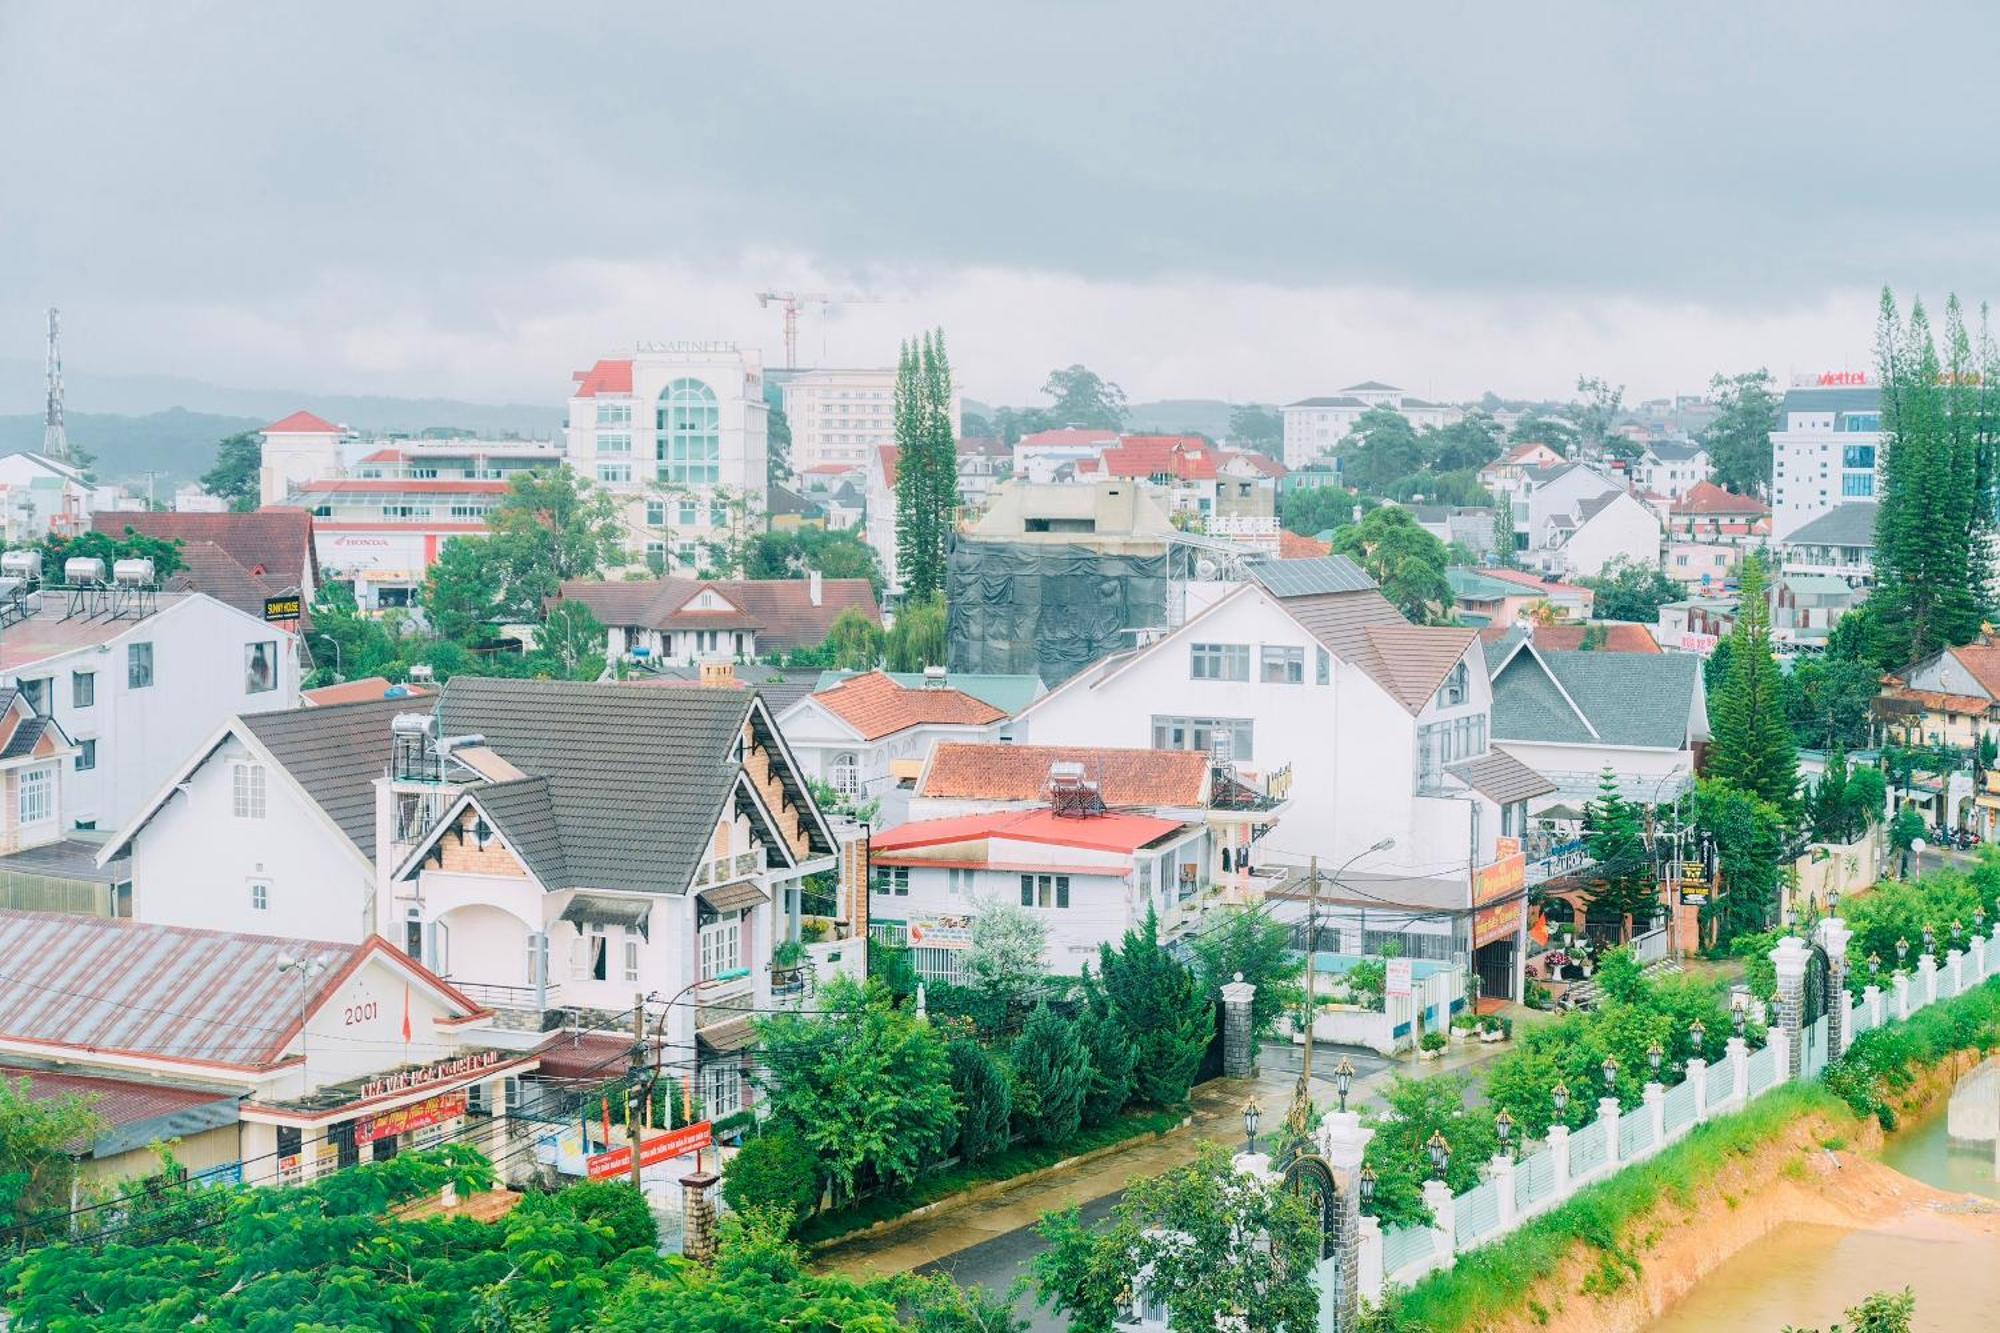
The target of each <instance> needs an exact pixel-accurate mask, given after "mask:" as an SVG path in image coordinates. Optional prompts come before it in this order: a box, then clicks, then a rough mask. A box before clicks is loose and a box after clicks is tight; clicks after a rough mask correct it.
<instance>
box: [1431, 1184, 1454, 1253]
mask: <svg viewBox="0 0 2000 1333" xmlns="http://www.w3.org/2000/svg"><path fill="white" fill-rule="evenodd" d="M1424 1207H1426V1208H1428V1209H1430V1210H1431V1219H1432V1220H1431V1240H1432V1242H1433V1249H1434V1250H1435V1251H1436V1253H1437V1263H1436V1264H1435V1265H1433V1267H1434V1269H1435V1270H1436V1271H1439V1272H1443V1271H1444V1270H1446V1269H1449V1268H1450V1267H1451V1266H1452V1265H1453V1264H1455V1263H1457V1262H1458V1201H1457V1200H1456V1199H1454V1198H1452V1194H1451V1186H1449V1185H1447V1184H1445V1183H1444V1182H1443V1181H1442V1180H1426V1181H1425V1182H1424Z"/></svg>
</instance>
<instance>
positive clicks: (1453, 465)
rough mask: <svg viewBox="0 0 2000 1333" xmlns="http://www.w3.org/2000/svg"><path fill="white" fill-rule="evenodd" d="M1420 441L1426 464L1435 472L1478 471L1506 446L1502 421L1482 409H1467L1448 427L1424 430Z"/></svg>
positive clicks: (1428, 468)
mask: <svg viewBox="0 0 2000 1333" xmlns="http://www.w3.org/2000/svg"><path fill="white" fill-rule="evenodd" d="M1419 442H1420V443H1421V445H1422V447H1423V455H1424V467H1425V468H1426V469H1427V470H1429V471H1432V472H1477V471H1478V470H1479V469H1480V468H1483V467H1485V466H1486V465H1487V464H1488V463H1490V462H1492V461H1493V460H1494V459H1496V458H1498V457H1500V454H1501V452H1502V450H1503V449H1504V448H1505V447H1506V446H1505V443H1504V441H1503V440H1502V438H1501V430H1500V423H1499V422H1497V421H1495V420H1494V419H1493V417H1492V415H1491V414H1490V413H1487V412H1480V411H1473V412H1468V413H1466V414H1465V415H1464V416H1463V417H1461V418H1460V419H1459V420H1457V421H1454V422H1453V423H1452V424H1451V425H1449V426H1434V427H1431V428H1429V429H1427V430H1425V431H1424V433H1423V435H1422V436H1421V437H1420V441H1419ZM1475 484H1477V483H1475Z"/></svg>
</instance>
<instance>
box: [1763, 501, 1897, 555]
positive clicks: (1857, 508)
mask: <svg viewBox="0 0 2000 1333" xmlns="http://www.w3.org/2000/svg"><path fill="white" fill-rule="evenodd" d="M1785 545H1787V546H1798V545H1804V546H1868V547H1872V546H1874V545H1875V502H1874V501H1873V500H1854V501H1851V502H1849V503H1847V504H1844V505H1835V506H1834V507H1833V508H1832V509H1829V510H1827V511H1826V512H1825V513H1824V514H1821V515H1820V516H1819V517H1818V518H1815V519H1813V520H1812V521H1811V522H1808V523H1802V524H1800V525H1799V526H1798V527H1797V528H1795V529H1794V530H1793V531H1792V535H1791V536H1789V537H1787V538H1785Z"/></svg>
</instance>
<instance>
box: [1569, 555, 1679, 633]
mask: <svg viewBox="0 0 2000 1333" xmlns="http://www.w3.org/2000/svg"><path fill="white" fill-rule="evenodd" d="M1578 581H1579V582H1580V583H1582V584H1583V586H1584V587H1586V588H1588V589H1590V590H1591V592H1592V593H1594V594H1595V596H1594V597H1593V599H1592V607H1593V614H1594V615H1595V616H1596V617H1597V618H1598V619H1599V620H1636V621H1640V622H1642V623H1651V622H1653V621H1656V620H1658V619H1659V618H1660V608H1661V607H1662V606H1664V605H1666V604H1667V603H1668V602H1675V601H1679V600H1680V599H1681V597H1682V596H1683V595H1684V593H1685V590H1684V589H1683V588H1682V587H1681V585H1680V584H1678V583H1676V582H1674V581H1673V580H1672V579H1670V578H1668V577H1667V576H1666V575H1665V574H1664V573H1662V572H1661V570H1660V568H1659V566H1658V565H1654V564H1650V563H1646V562H1641V561H1637V560H1633V559H1630V558H1628V557H1626V556H1622V555H1621V556H1619V557H1618V558H1617V559H1615V560H1613V561H1612V562H1611V563H1610V564H1608V565H1606V566H1605V567H1604V572H1603V573H1602V574H1600V575H1598V576H1597V577H1596V578H1590V579H1580V580H1578Z"/></svg>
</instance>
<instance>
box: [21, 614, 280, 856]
mask: <svg viewBox="0 0 2000 1333" xmlns="http://www.w3.org/2000/svg"><path fill="white" fill-rule="evenodd" d="M19 605H21V606H22V607H23V608H25V609H27V611H28V614H27V615H26V616H25V618H20V619H12V618H11V617H10V620H9V623H7V624H5V625H4V626H0V686H13V687H15V688H17V689H19V690H20V691H21V693H23V694H24V695H26V696H27V697H28V699H29V702H30V703H31V704H32V705H33V706H34V710H35V712H36V713H37V714H38V715H40V716H44V717H52V718H54V719H55V720H56V722H57V723H58V724H59V725H60V726H61V727H62V730H63V732H64V734H66V735H67V736H69V737H70V739H71V740H73V741H74V742H75V743H76V746H77V752H76V754H75V755H74V756H73V757H72V758H71V759H70V760H69V764H70V772H69V774H68V778H69V780H68V782H67V784H66V787H65V791H64V799H65V804H66V807H67V809H66V814H65V817H66V818H67V819H68V820H69V821H70V823H71V825H72V826H73V827H76V828H83V829H94V828H107V829H108V828H117V827H119V826H120V825H122V824H123V823H124V822H125V821H126V820H128V819H130V818H131V817H132V815H133V814H134V813H135V812H136V811H137V810H138V809H139V808H140V806H141V804H142V803H144V802H145V801H146V800H147V799H148V798H149V797H151V796H152V795H153V793H154V792H155V791H156V790H158V788H159V786H160V784H161V783H162V782H164V781H165V780H166V777H167V775H168V774H169V773H171V772H173V771H174V769H175V767H176V766H177V765H179V764H180V763H181V762H182V761H183V760H184V759H186V757H187V755H188V753H189V752H190V751H192V750H193V749H194V747H195V746H196V745H197V744H198V743H199V742H200V741H201V740H202V739H203V738H204V737H206V736H208V735H209V734H210V733H211V732H213V731H214V730H215V729H216V728H217V727H218V726H220V725H221V724H222V722H223V721H224V719H226V718H230V717H233V716H235V715H237V714H239V713H264V712H272V711H276V710H280V709H287V708H296V707H298V703H299V642H298V636H297V635H296V634H295V633H293V632H292V631H290V630H288V629H285V628H282V627H281V626H279V625H276V624H272V623H270V622H267V621H265V620H264V619H262V618H261V617H259V616H253V615H250V614H247V613H246V612H244V611H241V610H238V609H237V608H235V607H233V606H228V605H225V604H224V603H222V602H220V601H217V600H216V599H215V598H213V597H209V596H206V595H205V594H202V593H154V592H151V591H149V590H144V589H134V588H130V587H125V588H116V587H114V588H97V589H78V590H66V589H61V588H50V589H45V590H44V591H42V592H39V593H36V594H34V595H33V596H32V597H31V598H29V599H27V600H26V601H25V602H23V603H20V604H19Z"/></svg>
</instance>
